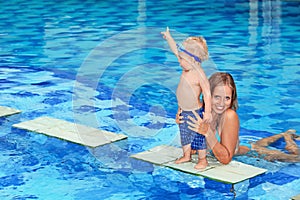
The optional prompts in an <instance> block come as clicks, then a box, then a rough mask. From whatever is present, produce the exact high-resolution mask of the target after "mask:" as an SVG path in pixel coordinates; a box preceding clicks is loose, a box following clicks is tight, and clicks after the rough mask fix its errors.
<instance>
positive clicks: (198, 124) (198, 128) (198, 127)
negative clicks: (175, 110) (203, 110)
mask: <svg viewBox="0 0 300 200" xmlns="http://www.w3.org/2000/svg"><path fill="white" fill-rule="evenodd" d="M193 114H194V116H195V117H196V119H195V118H193V117H191V116H188V118H189V120H190V121H187V123H188V125H189V126H188V128H189V129H191V130H192V131H195V132H197V133H199V134H201V135H204V136H205V135H206V134H207V132H208V128H209V124H208V123H204V122H203V120H202V119H201V117H200V116H199V115H198V113H196V112H195V111H193Z"/></svg>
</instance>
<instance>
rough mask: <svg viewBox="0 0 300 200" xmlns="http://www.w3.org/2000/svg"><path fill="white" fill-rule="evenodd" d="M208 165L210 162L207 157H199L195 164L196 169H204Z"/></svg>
mask: <svg viewBox="0 0 300 200" xmlns="http://www.w3.org/2000/svg"><path fill="white" fill-rule="evenodd" d="M207 165H208V162H207V159H206V158H202V159H199V161H198V163H197V164H196V165H195V167H194V168H195V169H197V170H202V169H205V168H206V167H207Z"/></svg>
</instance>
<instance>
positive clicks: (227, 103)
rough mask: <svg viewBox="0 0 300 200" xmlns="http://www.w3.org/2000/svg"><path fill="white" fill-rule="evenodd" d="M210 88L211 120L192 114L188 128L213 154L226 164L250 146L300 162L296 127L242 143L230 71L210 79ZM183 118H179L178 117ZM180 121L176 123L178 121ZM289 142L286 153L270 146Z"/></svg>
mask: <svg viewBox="0 0 300 200" xmlns="http://www.w3.org/2000/svg"><path fill="white" fill-rule="evenodd" d="M209 83H210V91H211V97H212V98H211V101H212V102H211V107H212V117H213V120H212V122H211V123H210V124H209V125H208V124H205V123H203V122H202V119H201V118H200V116H199V115H198V114H197V113H194V115H195V116H196V119H195V118H193V117H190V116H189V119H190V122H188V124H189V128H190V129H191V130H193V131H195V132H197V133H199V134H202V135H204V136H205V137H206V142H207V145H208V146H209V147H210V149H211V150H212V153H213V154H214V156H215V157H216V158H217V159H218V160H219V162H221V163H223V164H228V163H229V162H230V161H231V160H232V157H233V156H234V155H236V154H245V153H247V152H248V151H249V150H250V149H251V150H255V151H257V152H258V153H259V154H261V155H265V158H266V159H267V160H271V161H273V160H280V161H286V162H299V161H300V158H299V149H298V147H297V144H296V143H295V142H294V141H293V139H299V137H298V136H296V135H295V131H294V130H288V131H286V132H284V133H281V134H277V135H274V136H271V137H268V138H263V139H261V140H259V141H257V142H255V143H254V144H249V145H248V146H243V145H239V126H240V124H239V117H238V115H237V113H236V110H237V108H238V101H237V91H236V86H235V83H234V80H233V78H232V76H231V75H230V74H229V73H224V72H217V73H214V74H213V75H212V76H211V77H210V78H209ZM179 120H180V119H179ZM179 120H177V122H178V121H179ZM282 137H283V138H284V139H285V141H286V150H287V151H288V152H289V153H290V154H287V153H284V152H281V151H278V150H270V149H268V148H267V146H269V145H270V144H271V143H273V142H275V141H277V140H278V139H280V138H282Z"/></svg>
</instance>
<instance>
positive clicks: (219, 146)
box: [206, 109, 240, 164]
mask: <svg viewBox="0 0 300 200" xmlns="http://www.w3.org/2000/svg"><path fill="white" fill-rule="evenodd" d="M223 117H224V118H223V119H222V120H221V124H219V127H218V131H219V133H220V135H221V141H220V142H215V140H214V138H216V136H215V134H213V135H212V134H211V132H208V133H209V134H208V135H207V136H206V137H207V138H206V141H207V143H208V144H209V145H210V147H211V149H212V151H213V153H214V155H215V157H216V158H217V159H218V160H219V161H220V162H221V163H223V164H228V163H229V162H230V161H231V160H232V157H233V156H234V153H235V149H236V145H237V143H238V139H239V127H240V123H239V118H238V115H237V113H236V112H235V111H234V110H231V109H228V110H226V111H225V113H224V116H223Z"/></svg>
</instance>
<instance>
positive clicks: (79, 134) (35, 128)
mask: <svg viewBox="0 0 300 200" xmlns="http://www.w3.org/2000/svg"><path fill="white" fill-rule="evenodd" d="M13 127H15V128H19V129H25V130H28V131H32V132H36V133H42V134H45V135H48V136H52V137H57V138H60V139H64V140H67V141H70V142H74V143H77V144H81V145H84V146H89V147H97V146H101V145H104V144H109V143H112V142H115V141H118V140H123V139H126V138H127V136H126V135H123V134H116V133H113V132H109V131H105V130H99V129H96V128H92V127H88V126H85V125H81V124H76V123H71V122H68V121H64V120H60V119H56V118H51V117H39V118H36V119H34V120H29V121H25V122H21V123H18V124H14V125H13Z"/></svg>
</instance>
